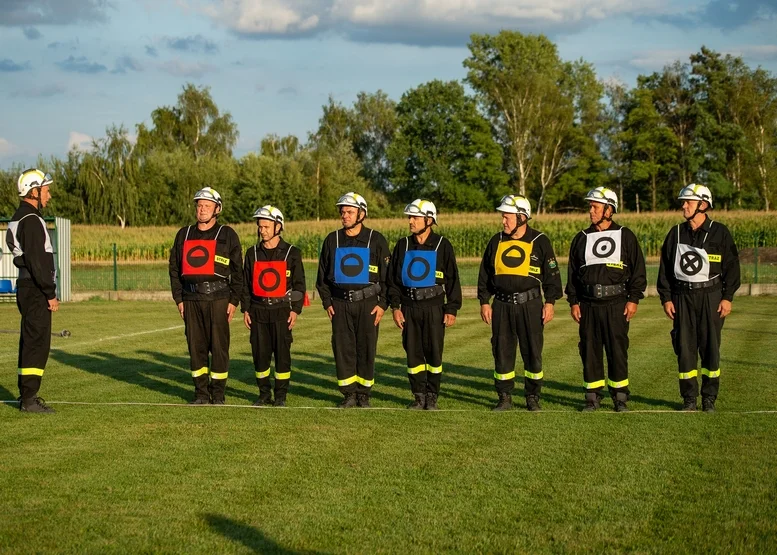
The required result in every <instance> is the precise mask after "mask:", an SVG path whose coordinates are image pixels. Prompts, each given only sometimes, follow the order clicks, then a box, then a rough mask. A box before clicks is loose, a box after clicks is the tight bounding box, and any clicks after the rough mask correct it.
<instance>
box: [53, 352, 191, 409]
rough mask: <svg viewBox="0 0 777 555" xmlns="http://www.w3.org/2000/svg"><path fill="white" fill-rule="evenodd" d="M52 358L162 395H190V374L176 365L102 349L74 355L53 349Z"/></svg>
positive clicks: (188, 397) (185, 396)
mask: <svg viewBox="0 0 777 555" xmlns="http://www.w3.org/2000/svg"><path fill="white" fill-rule="evenodd" d="M52 358H53V359H54V360H56V361H57V362H60V363H62V364H66V365H68V366H70V367H72V368H76V369H78V370H83V371H85V372H89V373H91V374H99V375H101V376H105V377H108V378H111V379H113V380H117V381H120V382H124V383H127V384H131V385H135V386H138V387H142V388H145V389H148V390H151V391H154V392H157V393H162V394H163V395H168V396H171V397H178V398H180V399H183V400H186V401H189V400H191V399H192V397H193V388H192V386H191V374H190V373H189V372H188V370H187V371H185V372H184V371H183V369H182V368H180V367H177V368H160V365H159V363H158V362H157V361H155V360H147V359H143V358H128V357H121V356H117V355H115V354H113V353H105V352H95V353H90V354H76V353H68V352H65V351H53V352H52ZM169 382H175V383H169ZM184 384H185V385H186V387H184Z"/></svg>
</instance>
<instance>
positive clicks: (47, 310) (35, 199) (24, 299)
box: [5, 169, 59, 414]
mask: <svg viewBox="0 0 777 555" xmlns="http://www.w3.org/2000/svg"><path fill="white" fill-rule="evenodd" d="M52 183H53V180H52V179H51V176H50V175H49V174H44V173H43V172H42V171H40V170H37V169H29V170H25V171H23V172H22V173H21V175H20V176H19V179H18V180H17V182H16V186H17V189H18V191H19V196H20V197H21V199H22V201H21V203H20V204H19V208H17V209H16V212H15V213H14V215H13V217H12V218H11V221H10V222H9V224H8V231H7V232H6V239H5V241H6V244H7V245H8V249H9V250H10V251H11V252H12V253H13V263H14V266H16V267H17V268H19V277H18V279H17V281H16V287H17V291H16V306H17V307H18V309H19V313H20V314H21V315H22V323H21V335H20V337H19V359H18V379H17V381H18V385H19V410H21V411H22V412H37V413H44V414H48V413H53V412H55V411H54V409H52V408H51V407H49V406H47V405H46V403H45V402H44V401H43V399H41V398H40V397H38V391H39V390H40V384H41V380H42V379H43V371H44V369H45V368H46V362H47V361H48V359H49V350H50V349H51V313H52V312H56V311H57V310H59V302H58V301H57V284H56V270H55V266H54V249H53V248H52V245H51V238H50V237H49V232H48V230H47V229H46V222H45V221H43V217H42V216H41V212H40V211H41V210H42V209H43V208H45V207H46V205H47V204H48V202H49V200H51V193H50V192H49V186H50V185H51V184H52Z"/></svg>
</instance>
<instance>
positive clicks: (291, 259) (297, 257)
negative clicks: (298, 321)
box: [241, 239, 305, 314]
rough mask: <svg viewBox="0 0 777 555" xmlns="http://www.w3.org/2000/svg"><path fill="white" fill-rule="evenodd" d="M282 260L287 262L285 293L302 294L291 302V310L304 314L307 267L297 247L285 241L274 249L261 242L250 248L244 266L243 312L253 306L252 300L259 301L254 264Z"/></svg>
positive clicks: (281, 241) (284, 277)
mask: <svg viewBox="0 0 777 555" xmlns="http://www.w3.org/2000/svg"><path fill="white" fill-rule="evenodd" d="M282 260H285V261H286V275H285V276H283V279H284V280H285V284H284V287H283V291H284V292H289V291H296V292H298V293H300V294H299V295H295V296H294V298H293V299H292V300H291V309H292V310H293V311H294V312H296V313H297V314H301V313H302V301H303V299H304V296H305V267H304V266H303V265H302V253H301V252H300V250H299V249H298V248H297V247H295V246H294V245H290V244H289V243H287V242H286V241H284V240H283V239H281V240H280V242H279V243H278V245H277V246H276V247H275V248H274V249H267V248H265V247H264V244H263V243H262V242H261V241H259V242H258V243H257V244H256V245H254V246H253V247H249V248H248V250H246V257H245V263H244V264H243V268H244V280H243V283H244V284H245V286H244V287H243V291H244V295H243V301H242V303H241V310H242V311H243V312H246V311H247V310H248V308H249V306H251V300H252V299H257V296H256V295H255V294H254V290H253V283H254V262H256V261H259V262H263V261H270V262H272V261H282ZM297 297H299V298H297ZM255 306H259V307H263V306H264V305H261V304H258V303H255ZM286 306H288V305H286Z"/></svg>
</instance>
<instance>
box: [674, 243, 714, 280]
mask: <svg viewBox="0 0 777 555" xmlns="http://www.w3.org/2000/svg"><path fill="white" fill-rule="evenodd" d="M674 275H675V277H676V278H677V279H679V280H680V281H690V282H693V283H700V282H702V281H708V280H709V279H710V261H709V258H708V256H707V251H705V250H704V249H698V248H696V247H692V246H690V245H683V244H682V243H678V245H677V250H676V251H675V256H674Z"/></svg>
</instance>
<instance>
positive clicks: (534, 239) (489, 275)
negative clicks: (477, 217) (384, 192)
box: [478, 195, 561, 412]
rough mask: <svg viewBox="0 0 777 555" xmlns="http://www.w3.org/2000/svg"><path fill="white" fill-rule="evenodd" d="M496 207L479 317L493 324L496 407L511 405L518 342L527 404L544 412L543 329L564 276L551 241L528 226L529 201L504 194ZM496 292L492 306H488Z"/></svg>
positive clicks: (482, 272) (483, 269)
mask: <svg viewBox="0 0 777 555" xmlns="http://www.w3.org/2000/svg"><path fill="white" fill-rule="evenodd" d="M496 210H497V211H498V212H501V213H502V231H501V232H500V233H497V234H496V235H494V237H493V238H492V239H491V241H489V243H488V246H487V247H486V252H485V253H484V254H483V261H482V262H481V264H480V274H479V276H478V299H479V300H480V317H481V318H482V319H483V321H484V322H485V323H486V324H488V325H490V326H492V337H491V347H492V352H493V355H494V365H495V370H494V386H495V387H496V392H497V394H498V396H499V402H498V403H497V405H496V406H495V407H494V409H493V410H495V411H503V410H509V409H511V408H512V406H513V399H512V390H513V388H514V387H515V357H516V347H517V346H518V345H520V349H521V358H522V359H523V368H524V372H523V376H524V378H523V379H524V395H525V397H526V408H527V409H528V410H530V411H532V412H534V411H538V410H540V403H539V401H540V393H541V391H542V378H543V376H544V374H543V371H542V346H543V341H544V336H543V331H544V326H545V324H547V323H548V322H550V321H551V320H552V319H553V314H554V307H553V305H554V303H555V302H556V300H557V299H560V298H561V275H560V273H559V269H558V263H557V262H556V256H555V254H553V246H552V245H551V244H550V240H549V239H548V237H547V236H546V235H544V234H543V233H540V232H539V231H537V230H535V229H532V228H531V227H529V226H528V224H527V222H528V221H529V220H530V219H531V205H530V204H529V201H528V199H527V198H526V197H523V196H521V195H506V196H504V197H502V201H501V202H500V204H499V206H498V207H497V208H496ZM540 286H541V287H542V291H540ZM543 293H544V294H545V302H544V304H543V302H542V294H543ZM492 295H493V296H494V297H495V300H494V306H493V309H492V307H491V305H489V304H488V303H489V300H490V299H491V296H492Z"/></svg>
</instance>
